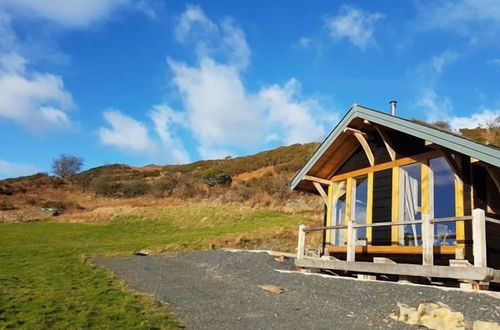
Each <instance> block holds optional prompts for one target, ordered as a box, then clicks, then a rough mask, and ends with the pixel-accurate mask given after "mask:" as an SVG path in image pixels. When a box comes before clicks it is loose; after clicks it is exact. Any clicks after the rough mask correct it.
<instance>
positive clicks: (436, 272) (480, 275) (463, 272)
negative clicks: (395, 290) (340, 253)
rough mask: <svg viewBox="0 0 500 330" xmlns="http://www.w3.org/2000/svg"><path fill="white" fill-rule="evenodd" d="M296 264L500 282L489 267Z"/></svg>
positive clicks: (341, 262) (337, 262) (307, 261)
mask: <svg viewBox="0 0 500 330" xmlns="http://www.w3.org/2000/svg"><path fill="white" fill-rule="evenodd" d="M295 265H296V266H298V267H306V268H319V269H332V270H343V271H348V272H364V273H372V274H373V273H374V274H393V275H408V276H422V277H444V278H453V279H466V280H475V281H491V282H497V283H499V282H500V270H496V269H492V268H487V267H451V266H424V265H414V264H390V263H387V264H385V263H372V262H362V261H344V260H324V259H320V258H309V257H308V258H302V259H296V260H295Z"/></svg>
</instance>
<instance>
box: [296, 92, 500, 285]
mask: <svg viewBox="0 0 500 330" xmlns="http://www.w3.org/2000/svg"><path fill="white" fill-rule="evenodd" d="M390 104H391V113H385V112H381V111H377V110H373V109H369V108H367V107H364V106H361V105H357V104H354V105H353V106H352V107H351V108H350V110H349V111H348V112H347V114H346V115H345V116H344V117H343V118H342V119H341V120H340V122H339V123H338V125H337V126H336V127H335V129H334V130H333V131H332V132H331V133H330V134H329V135H328V136H327V138H326V139H325V140H324V142H323V143H322V144H321V145H320V146H319V147H318V149H317V150H316V152H315V153H314V154H313V155H312V156H311V157H310V159H309V160H308V161H307V163H306V164H305V165H304V167H303V168H302V169H301V170H300V171H299V172H298V173H297V174H296V176H295V177H294V178H293V180H292V182H291V189H292V190H297V191H302V192H308V193H312V194H317V195H318V196H319V197H321V199H322V200H323V202H324V204H325V216H324V224H323V226H321V227H316V228H305V227H304V226H303V225H302V226H300V228H299V242H298V243H299V244H298V252H297V253H298V254H297V259H296V261H295V262H296V265H297V266H299V267H302V268H308V267H309V268H323V269H331V270H339V271H344V272H351V273H357V274H362V275H363V274H364V275H363V276H372V277H373V276H376V275H378V274H392V275H400V276H420V277H426V278H451V279H461V280H462V281H464V280H467V281H469V282H468V283H470V282H473V281H476V282H480V283H483V284H487V283H489V282H497V283H498V282H500V220H499V219H500V170H499V166H500V149H499V148H497V147H495V146H491V145H486V144H483V143H480V142H477V141H474V140H471V139H468V138H466V137H464V136H462V135H460V134H457V133H455V132H451V131H448V130H444V129H440V128H437V127H435V126H432V125H428V124H425V123H423V122H416V121H412V120H407V119H404V118H401V117H398V116H396V114H395V108H396V102H395V101H391V103H390ZM311 231H321V232H322V236H323V240H322V247H321V249H320V251H321V252H320V257H310V256H307V255H306V254H305V252H304V247H305V239H306V238H305V237H306V233H308V232H311Z"/></svg>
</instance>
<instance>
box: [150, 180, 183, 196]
mask: <svg viewBox="0 0 500 330" xmlns="http://www.w3.org/2000/svg"><path fill="white" fill-rule="evenodd" d="M179 181H180V180H179V178H178V177H177V176H174V175H169V176H166V177H164V178H162V179H160V180H159V181H158V182H157V183H156V184H155V186H154V191H155V195H156V196H157V197H169V196H172V192H173V191H174V189H175V187H177V185H178V184H179Z"/></svg>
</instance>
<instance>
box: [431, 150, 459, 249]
mask: <svg viewBox="0 0 500 330" xmlns="http://www.w3.org/2000/svg"><path fill="white" fill-rule="evenodd" d="M429 167H430V169H431V172H432V177H433V185H432V186H433V192H434V193H433V196H434V218H445V217H454V216H455V180H454V174H453V170H452V169H451V168H450V165H449V164H448V162H447V161H446V160H445V159H444V158H443V157H439V158H433V159H431V160H429ZM434 235H435V240H434V245H454V244H456V231H455V222H453V221H451V222H442V223H436V224H434Z"/></svg>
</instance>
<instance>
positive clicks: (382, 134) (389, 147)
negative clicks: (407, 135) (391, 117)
mask: <svg viewBox="0 0 500 330" xmlns="http://www.w3.org/2000/svg"><path fill="white" fill-rule="evenodd" d="M373 126H374V127H375V129H376V130H377V132H378V134H379V135H380V137H381V138H382V141H384V144H385V148H386V149H387V152H388V153H389V156H390V157H391V160H392V161H394V160H396V151H394V147H393V146H392V143H391V140H389V136H388V135H387V133H386V132H385V130H384V129H382V128H380V127H379V126H378V125H373Z"/></svg>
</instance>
